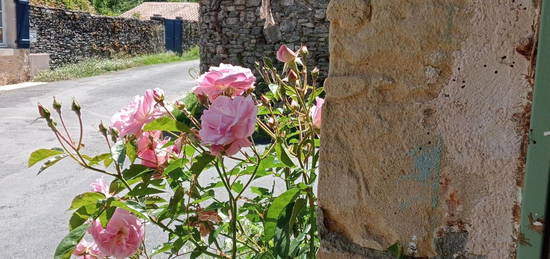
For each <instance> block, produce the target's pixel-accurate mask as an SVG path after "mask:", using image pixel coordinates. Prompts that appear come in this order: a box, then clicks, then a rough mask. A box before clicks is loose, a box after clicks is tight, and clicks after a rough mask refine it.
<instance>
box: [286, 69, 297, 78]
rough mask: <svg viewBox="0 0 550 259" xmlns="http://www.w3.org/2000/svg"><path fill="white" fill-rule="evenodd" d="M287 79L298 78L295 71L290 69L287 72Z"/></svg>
mask: <svg viewBox="0 0 550 259" xmlns="http://www.w3.org/2000/svg"><path fill="white" fill-rule="evenodd" d="M288 80H290V81H296V80H298V75H297V74H296V72H294V70H290V71H289V72H288Z"/></svg>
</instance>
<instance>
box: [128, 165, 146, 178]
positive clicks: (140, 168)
mask: <svg viewBox="0 0 550 259" xmlns="http://www.w3.org/2000/svg"><path fill="white" fill-rule="evenodd" d="M150 170H151V169H150V168H149V167H146V166H144V165H138V164H133V165H131V166H130V168H128V169H126V170H124V171H122V176H123V177H124V179H125V180H131V179H134V178H136V177H138V176H141V175H142V174H143V173H145V172H147V171H150Z"/></svg>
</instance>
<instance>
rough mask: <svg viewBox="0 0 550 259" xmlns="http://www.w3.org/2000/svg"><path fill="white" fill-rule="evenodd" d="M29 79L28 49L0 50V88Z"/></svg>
mask: <svg viewBox="0 0 550 259" xmlns="http://www.w3.org/2000/svg"><path fill="white" fill-rule="evenodd" d="M29 79H30V62H29V50H28V49H12V48H0V86H2V85H7V84H15V83H20V82H25V81H28V80H29Z"/></svg>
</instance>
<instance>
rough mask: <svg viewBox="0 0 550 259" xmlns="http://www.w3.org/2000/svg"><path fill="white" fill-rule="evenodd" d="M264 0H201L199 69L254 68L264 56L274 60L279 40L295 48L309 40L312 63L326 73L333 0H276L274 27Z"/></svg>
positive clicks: (280, 42) (272, 8) (274, 1)
mask: <svg viewBox="0 0 550 259" xmlns="http://www.w3.org/2000/svg"><path fill="white" fill-rule="evenodd" d="M261 2H262V0H201V2H200V4H201V7H200V13H201V17H200V19H201V25H200V34H201V39H200V46H201V70H202V71H203V72H204V71H206V70H207V69H208V67H209V66H212V65H218V64H219V63H222V62H223V63H231V64H238V65H242V66H245V67H248V68H252V69H254V62H256V61H258V60H261V59H262V58H263V57H270V58H272V59H273V60H274V57H275V55H274V53H275V51H276V50H277V48H278V47H279V46H280V45H281V44H287V45H288V46H289V47H291V48H294V49H297V48H299V47H300V45H301V44H306V45H307V47H308V48H309V50H310V53H311V57H310V60H311V64H310V65H316V66H318V67H319V69H320V70H321V75H326V73H327V72H328V62H329V55H328V27H329V23H328V21H327V20H326V17H325V12H326V8H327V4H328V2H329V0H308V1H306V0H272V1H270V2H271V10H272V13H273V18H274V20H275V26H273V27H269V28H267V29H264V23H265V21H264V20H263V19H262V18H260V6H261Z"/></svg>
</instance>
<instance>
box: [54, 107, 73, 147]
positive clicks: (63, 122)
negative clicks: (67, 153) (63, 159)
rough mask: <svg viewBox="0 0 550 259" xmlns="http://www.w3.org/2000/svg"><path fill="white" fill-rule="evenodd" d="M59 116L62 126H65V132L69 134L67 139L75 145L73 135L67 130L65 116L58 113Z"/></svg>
mask: <svg viewBox="0 0 550 259" xmlns="http://www.w3.org/2000/svg"><path fill="white" fill-rule="evenodd" d="M57 115H58V116H59V120H60V121H61V125H62V126H63V130H65V133H67V138H69V140H71V143H72V144H73V145H74V143H73V139H72V138H71V134H70V133H69V130H67V126H66V125H65V120H64V119H63V115H61V112H57Z"/></svg>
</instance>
